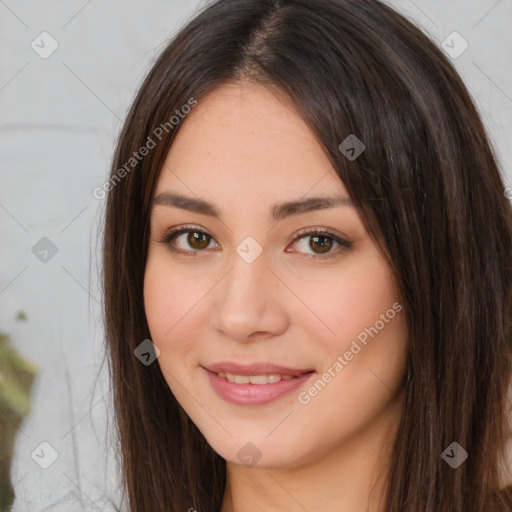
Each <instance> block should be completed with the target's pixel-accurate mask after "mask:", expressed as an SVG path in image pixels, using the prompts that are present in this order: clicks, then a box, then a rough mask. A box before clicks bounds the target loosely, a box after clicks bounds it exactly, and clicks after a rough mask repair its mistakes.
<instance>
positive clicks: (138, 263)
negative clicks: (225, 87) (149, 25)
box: [103, 0, 512, 512]
mask: <svg viewBox="0 0 512 512" xmlns="http://www.w3.org/2000/svg"><path fill="white" fill-rule="evenodd" d="M240 80H248V81H252V82H254V83H258V84H261V85H263V86H266V87H269V88H273V89H274V90H276V91H279V92H282V93H285V94H286V95H287V96H288V97H289V98H290V99H291V100H292V101H293V103H294V105H295V107H296V109H297V111H298V112H299V113H300V115H301V116H302V117H303V119H304V120H305V122H306V123H307V124H308V125H309V126H310V128H311V129H312V131H313V133H314V134H315V136H316V137H317V139H318V142H319V143H320V144H321V146H322V147H323V148H324V150H325V153H326V154H327V156H328V157H329V159H330V160H331V162H332V164H333V166H334V168H335V170H336V172H337V174H338V176H339V178H340V179H341V180H342V182H343V184H344V185H345V187H346V189H347V191H348V193H349V194H350V196H351V197H352V199H353V201H354V202H355V203H356V204H357V205H358V206H359V207H360V209H361V211H362V215H363V222H364V223H365V226H366V228H367V229H368V232H369V233H370V234H371V235H372V236H373V237H374V239H375V240H376V242H377V243H378V244H379V245H380V247H381V248H382V250H383V251H384V253H385V254H386V256H387V258H388V260H389V265H390V267H391V269H392V271H393V273H394V276H395V279H396V282H397V286H398V289H399V293H400V296H401V299H402V301H403V302H402V303H403V305H404V312H405V314H406V318H407V323H408V329H409V337H410V339H409V354H408V361H407V368H406V379H405V382H404V386H405V393H406V400H405V405H404V411H403V417H402V420H401V423H400V426H399V433H398V436H397V439H396V443H395V446H394V451H393V457H392V463H391V467H390V472H389V489H390V492H389V493H388V495H387V497H386V507H385V510H386V511H389V512H420V511H421V512H491V511H493V512H504V511H509V510H511V507H512V492H511V491H510V489H508V490H507V489H502V490H501V491H500V492H498V491H499V490H500V487H502V485H501V482H502V481H501V478H502V477H503V475H502V472H503V471H504V469H505V466H506V464H507V462H506V456H505V455H506V454H505V446H506V441H507V439H508V436H509V434H510V432H509V425H508V422H507V414H508V411H509V404H508V402H507V390H508V389H509V384H510V380H511V368H512V366H511V363H512V357H511V355H512V354H511V353H512V268H511V256H512V211H511V205H510V202H509V201H508V199H507V198H506V197H505V194H504V185H503V182H502V178H501V176H500V172H499V170H498V168H497V164H496V159H495V156H494V154H493V151H492V148H491V147H490V143H489V141H488V138H487V135H486V132H485V130H484V127H483V125H482V122H481V120H480V118H479V115H478V113H477V111H476V109H475V106H474V104H473V102H472V100H471V98H470V95H469V94H468V92H467V89H466V87H465V86H464V84H463V82H462V81H461V79H460V77H459V76H458V74H457V73H456V71H455V70H454V67H453V66H452V64H451V63H450V62H449V61H448V59H447V58H446V57H445V56H444V54H443V53H442V51H441V50H439V49H438V48H437V47H436V45H435V44H433V43H432V42H431V41H430V40H429V39H428V38H427V36H425V35H424V34H423V33H422V32H421V31H420V30H419V29H418V28H417V27H415V26H414V25H413V24H412V23H411V22H409V21H407V20H406V19H405V18H404V17H402V16H401V15H399V14H398V13H396V12H395V11H394V10H393V9H391V8H390V7H388V6H387V5H385V4H383V3H381V2H379V1H377V0H315V1H314V2H313V1H311V0H218V1H216V2H214V3H212V4H210V5H208V6H207V7H205V8H204V9H203V11H201V12H200V13H199V14H198V15H197V16H196V17H194V18H193V19H192V20H191V21H190V22H189V23H188V24H187V25H186V26H185V27H184V28H183V29H182V30H181V31H180V32H179V33H178V34H177V35H176V36H175V37H174V38H173V39H172V41H171V42H170V43H169V44H168V46H167V47H166V48H165V50H164V51H163V52H162V53H161V55H160V56H159V58H158V59H157V60H156V62H155V63H154V65H153V67H152V69H151V71H150V72H149V74H148V75H147V77H146V79H145V80H144V82H143V84H142V86H141V87H140V90H139V92H138V94H137V96H136V98H135V100H134V102H133V105H132V107H131V110H130V111H129V113H128V116H127V119H126V122H125V124H124V127H123V129H122V132H121V134H120V137H119V141H118V145H117V149H116V152H115V156H114V159H113V164H112V169H111V178H110V182H109V186H108V189H110V190H109V193H108V197H107V204H106V219H105V230H104V240H103V258H104V271H103V272H104V280H103V284H104V297H105V304H104V306H105V311H104V319H105V330H106V344H107V345H106V346H107V351H106V355H107V357H108V360H109V368H110V372H111V379H112V384H113V396H114V405H115V419H116V426H117V431H118V442H119V448H120V462H121V467H122V478H123V483H124V487H125V489H126V491H127V495H128V499H129V505H130V511H131V512H147V511H150V510H151V511H154V512H170V511H184V510H189V509H190V508H195V509H197V510H198V511H201V512H203V511H205V512H217V511H218V510H219V508H220V505H221V503H222V496H223V492H224V486H225V482H226V468H225V461H224V460H223V459H222V458H221V457H220V456H219V455H217V454H216V453H215V452H214V451H213V450H212V449H211V448H210V446H209V445H208V444H207V443H206V441H205V439H204V437H203V436H202V434H201V433H200V432H199V431H198V429H197V428H196V427H195V425H194V424H193V423H192V422H191V421H190V420H189V418H188V416H187V415H186V414H185V412H184V411H183V409H182V408H181V407H180V405H179V404H178V403H177V401H176V399H175V398H174V396H173V394H172V393H171V391H170V389H169V386H168V385H167V383H166V381H165V379H164V377H163V376H162V373H161V370H160V368H159V366H158V364H152V365H149V366H145V365H144V364H141V362H140V361H139V360H138V359H137V358H136V357H135V356H134V350H135V349H136V347H137V346H138V345H139V344H140V343H141V342H142V341H143V340H145V339H147V338H150V334H149V329H148V325H147V322H146V317H145V313H144V302H143V281H144V269H145V262H146V254H147V247H148V235H149V232H148V231H149V216H150V209H151V202H152V198H153V193H154V190H155V185H156V182H157V180H158V177H159V173H160V170H161V168H162V165H163V161H164V158H165V156H166V154H167V151H168V150H169V147H170V145H171V144H172V141H173V140H174V137H175V135H176V133H177V132H178V130H179V128H180V126H181V124H182V123H183V122H186V119H185V121H183V120H181V119H180V121H179V123H177V124H176V125H174V124H172V125H171V124H170V123H169V119H170V118H171V116H172V115H173V114H174V113H175V112H176V110H177V109H178V110H180V109H181V108H182V106H184V105H186V104H189V105H190V102H191V100H193V101H197V102H199V103H200V102H201V98H203V97H204V96H205V95H206V94H208V93H209V92H210V91H212V90H213V89H214V88H215V87H217V86H219V85H220V84H223V83H225V82H228V81H240ZM180 111H181V110H180ZM165 123H167V125H165V126H166V129H165V130H162V129H160V130H157V129H158V128H159V127H162V126H163V125H164V124H165ZM212 128H214V127H212ZM155 130H157V131H155ZM155 133H157V134H158V137H157V138H155ZM350 134H356V135H357V137H358V138H359V139H360V140H362V141H363V142H364V144H365V145H366V149H365V151H364V152H363V153H362V154H361V156H359V158H357V160H354V161H350V160H348V159H347V158H346V157H345V156H344V155H343V154H342V153H341V151H340V149H339V145H340V143H341V142H342V141H343V140H344V139H345V138H346V137H347V136H348V135H350ZM148 138H151V139H152V140H153V141H154V142H155V144H154V147H152V148H151V149H150V150H149V151H148V152H146V155H145V156H144V157H140V158H139V152H140V149H141V148H142V147H145V146H149V143H148V140H149V139H148ZM156 139H158V140H156ZM134 154H136V155H137V159H136V160H137V161H136V162H135V161H134V160H130V159H131V158H134ZM128 162H130V163H129V165H127V163H128ZM122 168H124V169H125V172H120V169H122ZM452 442H457V443H458V444H459V445H461V446H462V447H463V448H464V449H465V450H466V451H467V452H468V455H469V456H468V458H467V460H466V461H465V462H464V463H463V464H462V465H460V466H459V467H458V468H457V469H453V468H452V467H450V465H448V464H447V463H446V462H445V461H444V460H443V459H442V458H441V454H442V452H443V451H444V450H445V449H446V448H447V447H448V446H449V445H450V444H451V443H452Z"/></svg>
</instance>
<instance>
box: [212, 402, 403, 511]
mask: <svg viewBox="0 0 512 512" xmlns="http://www.w3.org/2000/svg"><path fill="white" fill-rule="evenodd" d="M401 407H402V404H401V403H399V402H397V403H396V406H395V407H392V408H390V409H388V410H387V411H385V413H383V415H382V416H381V417H380V418H379V419H378V420H377V421H376V422H375V423H374V424H372V425H370V426H368V428H366V429H365V430H364V431H360V432H358V433H357V434H355V435H353V436H352V437H351V438H350V439H347V440H345V441H343V442H340V443H339V444H338V446H336V447H331V449H329V451H328V453H317V454H315V458H314V459H311V460H309V461H308V462H305V463H302V464H300V465H299V464H297V465H295V466H293V467H292V468H290V467H289V468H286V469H283V468H256V467H255V468H248V467H245V466H243V465H240V464H234V463H232V462H229V461H228V462H227V466H226V469H227V483H226V489H225V492H224V500H223V503H222V507H221V512H256V511H258V512H259V511H261V510H265V511H268V512H274V511H275V512H277V511H282V510H286V511H289V512H304V511H306V510H308V511H310V510H322V512H334V511H337V512H339V511H340V510H343V511H346V512H381V511H383V508H382V507H383V506H384V497H385V493H386V490H387V483H388V482H387V470H388V468H389V463H390V460H391V453H392V448H393V443H394V440H395V438H396V430H397V427H398V421H399V418H400V413H401Z"/></svg>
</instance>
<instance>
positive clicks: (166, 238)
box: [156, 226, 352, 259]
mask: <svg viewBox="0 0 512 512" xmlns="http://www.w3.org/2000/svg"><path fill="white" fill-rule="evenodd" d="M184 233H200V234H204V235H207V236H209V237H210V238H211V240H215V239H214V238H213V237H212V236H211V235H209V233H208V232H206V231H204V230H203V229H200V228H198V227H197V226H182V227H180V228H177V229H173V230H171V231H169V232H168V233H164V234H163V235H162V236H160V237H159V238H157V239H156V241H157V242H158V243H162V244H165V245H167V246H168V248H169V250H170V251H172V252H173V253H178V254H183V255H185V256H197V254H198V253H200V252H204V251H205V250H206V249H195V250H194V249H193V250H190V251H184V250H181V249H177V248H176V247H175V246H174V245H173V244H172V242H173V241H174V239H175V238H177V237H178V236H179V235H182V234H184ZM308 235H309V236H313V235H319V236H325V237H328V238H332V239H333V240H334V241H335V242H337V243H338V244H340V247H337V248H336V249H333V250H331V251H329V252H327V253H325V254H323V255H322V254H317V255H313V254H308V255H307V256H306V258H314V259H318V258H320V259H326V258H334V257H336V256H338V253H339V252H341V251H343V249H350V248H351V247H352V243H351V242H349V241H347V240H344V239H343V238H341V237H339V236H338V235H336V234H334V233H332V232H330V231H329V230H322V229H317V228H306V229H304V230H302V231H299V233H297V236H296V237H295V238H294V239H293V240H292V243H295V242H296V241H298V240H301V239H302V238H307V237H308Z"/></svg>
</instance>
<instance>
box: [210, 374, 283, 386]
mask: <svg viewBox="0 0 512 512" xmlns="http://www.w3.org/2000/svg"><path fill="white" fill-rule="evenodd" d="M217 375H218V376H219V377H222V378H223V379H227V381H228V382H234V383H235V384H249V383H251V384H273V383H275V382H279V381H280V380H290V379H293V376H292V375H278V374H276V373H270V374H268V375H234V374H233V373H225V372H219V373H218V374H217Z"/></svg>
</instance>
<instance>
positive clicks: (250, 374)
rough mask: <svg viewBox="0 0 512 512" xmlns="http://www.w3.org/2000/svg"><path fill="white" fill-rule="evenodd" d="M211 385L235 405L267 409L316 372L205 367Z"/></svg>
mask: <svg viewBox="0 0 512 512" xmlns="http://www.w3.org/2000/svg"><path fill="white" fill-rule="evenodd" d="M202 368H203V370H205V371H206V374H207V376H208V378H209V381H210V385H211V387H212V389H213V390H214V391H215V393H216V394H217V395H218V396H219V397H220V398H222V399H223V400H224V401H226V402H229V403H231V404H236V405H245V406H255V405H266V404H269V403H271V402H274V401H277V400H279V399H281V398H283V397H285V396H286V395H288V394H289V393H291V392H292V391H294V390H296V389H297V388H298V387H299V386H301V385H302V384H303V383H304V382H305V381H306V380H308V379H309V378H310V377H311V376H312V375H313V374H314V373H315V372H314V371H313V370H299V369H292V368H286V367H283V366H277V365H273V364H267V363H255V364H251V365H239V364H235V363H219V364H214V365H209V366H207V367H206V366H205V367H202Z"/></svg>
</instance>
